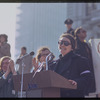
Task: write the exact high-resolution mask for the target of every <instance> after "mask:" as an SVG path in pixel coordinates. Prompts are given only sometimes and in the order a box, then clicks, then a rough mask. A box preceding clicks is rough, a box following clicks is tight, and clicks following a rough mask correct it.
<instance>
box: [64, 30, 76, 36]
mask: <svg viewBox="0 0 100 100" xmlns="http://www.w3.org/2000/svg"><path fill="white" fill-rule="evenodd" d="M66 33H69V34H71V35H73V36H75V35H74V29H73V28H70V29H69V30H67V32H64V34H66Z"/></svg>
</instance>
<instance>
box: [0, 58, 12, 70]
mask: <svg viewBox="0 0 100 100" xmlns="http://www.w3.org/2000/svg"><path fill="white" fill-rule="evenodd" d="M10 60H11V58H10V57H8V56H4V57H2V58H0V70H2V71H3V72H6V71H7V67H8V65H9V62H10Z"/></svg>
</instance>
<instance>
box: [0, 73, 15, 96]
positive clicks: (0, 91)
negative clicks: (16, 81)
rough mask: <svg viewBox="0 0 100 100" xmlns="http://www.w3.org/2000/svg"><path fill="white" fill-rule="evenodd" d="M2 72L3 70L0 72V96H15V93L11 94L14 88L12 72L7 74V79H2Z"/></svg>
mask: <svg viewBox="0 0 100 100" xmlns="http://www.w3.org/2000/svg"><path fill="white" fill-rule="evenodd" d="M3 74H4V73H3V72H0V98H11V97H15V95H14V94H12V90H13V89H14V86H13V80H12V73H10V74H9V75H8V77H7V79H3V77H2V75H3Z"/></svg>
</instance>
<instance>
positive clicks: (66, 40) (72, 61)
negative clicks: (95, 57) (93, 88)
mask: <svg viewBox="0 0 100 100" xmlns="http://www.w3.org/2000/svg"><path fill="white" fill-rule="evenodd" d="M58 48H59V51H60V53H61V54H60V56H59V59H58V60H56V64H55V67H54V72H56V73H58V74H60V75H61V76H63V77H65V78H66V79H68V81H69V82H70V83H71V84H72V85H76V86H77V89H75V90H74V89H61V90H60V93H61V97H62V98H66V97H68V98H75V97H76V98H77V97H78V98H84V96H85V95H86V94H88V91H87V90H88V85H90V84H91V78H92V75H91V71H90V69H89V64H88V59H87V58H85V57H82V56H80V55H77V54H75V53H74V50H75V48H76V42H75V39H74V37H73V36H72V35H70V34H62V35H61V36H60V38H59V41H58Z"/></svg>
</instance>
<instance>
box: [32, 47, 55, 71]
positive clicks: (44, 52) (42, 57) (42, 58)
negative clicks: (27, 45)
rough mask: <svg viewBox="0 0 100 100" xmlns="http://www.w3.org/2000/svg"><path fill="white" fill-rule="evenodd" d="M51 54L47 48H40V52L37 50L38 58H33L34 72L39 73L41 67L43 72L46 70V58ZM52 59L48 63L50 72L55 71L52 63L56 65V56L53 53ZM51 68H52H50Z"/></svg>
mask: <svg viewBox="0 0 100 100" xmlns="http://www.w3.org/2000/svg"><path fill="white" fill-rule="evenodd" d="M50 53H51V51H50V49H49V48H48V47H46V46H44V47H40V48H39V49H38V50H37V55H36V57H34V58H33V66H34V72H35V71H37V70H38V69H39V68H40V66H41V69H40V70H41V71H42V70H46V57H47V56H48V55H49V54H50ZM51 54H52V55H51V56H52V57H51V59H50V60H49V61H48V69H49V70H53V69H54V67H53V66H51V65H52V63H54V58H55V56H54V55H53V53H51ZM50 66H51V67H50Z"/></svg>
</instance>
